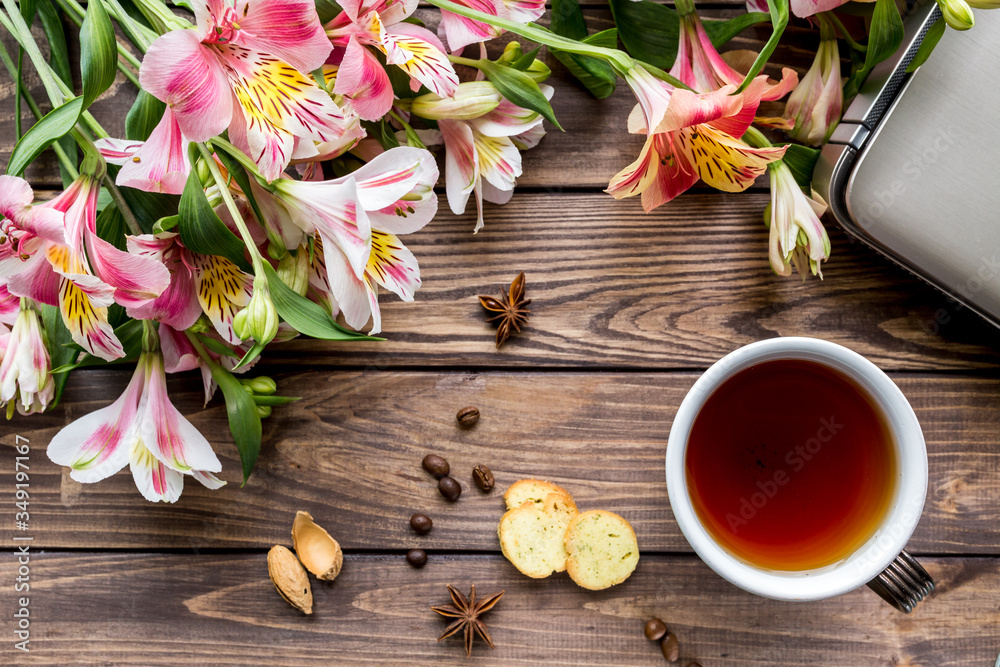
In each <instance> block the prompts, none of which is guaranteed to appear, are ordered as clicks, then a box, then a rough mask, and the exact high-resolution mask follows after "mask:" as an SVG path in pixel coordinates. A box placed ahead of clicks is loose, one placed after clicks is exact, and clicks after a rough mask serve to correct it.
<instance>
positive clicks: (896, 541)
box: [667, 337, 934, 612]
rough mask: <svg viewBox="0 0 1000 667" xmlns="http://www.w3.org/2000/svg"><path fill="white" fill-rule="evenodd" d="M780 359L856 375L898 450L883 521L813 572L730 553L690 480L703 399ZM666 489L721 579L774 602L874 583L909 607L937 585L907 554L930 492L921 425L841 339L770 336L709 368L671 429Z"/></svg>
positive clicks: (690, 534)
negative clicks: (688, 462) (709, 524)
mask: <svg viewBox="0 0 1000 667" xmlns="http://www.w3.org/2000/svg"><path fill="white" fill-rule="evenodd" d="M776 359H801V360H807V361H814V362H818V363H820V364H823V365H825V366H828V367H831V368H833V369H835V370H837V371H840V372H841V373H842V374H844V375H846V376H847V377H849V378H852V379H853V380H854V381H855V382H856V383H857V384H858V385H860V386H861V387H862V388H864V389H865V390H866V391H867V392H868V394H869V395H870V396H871V398H872V399H873V401H874V402H875V403H876V404H877V406H878V408H879V409H880V410H881V412H882V414H883V415H884V417H885V420H886V423H887V424H888V425H889V429H890V430H891V432H892V436H893V442H894V443H895V448H896V460H897V462H898V464H899V465H898V475H899V479H898V480H897V484H896V488H895V495H894V497H893V499H892V502H891V505H890V508H889V511H888V512H887V513H886V517H885V519H884V520H883V522H882V524H881V525H880V526H879V527H878V529H877V530H876V531H875V534H874V535H873V536H872V538H871V539H870V540H868V542H866V543H865V544H864V545H862V546H861V547H860V548H859V549H857V550H856V551H855V552H854V553H852V554H851V555H850V556H848V557H847V558H846V559H844V560H843V561H840V562H838V563H834V564H832V565H828V566H826V567H823V568H819V569H816V570H806V571H801V572H785V571H775V570H769V569H765V568H762V567H758V566H755V565H753V564H751V563H748V562H746V561H744V560H743V559H741V558H738V557H736V556H734V555H733V554H731V553H729V552H728V551H727V550H726V549H725V548H724V547H722V546H720V545H719V543H718V542H716V540H715V539H714V538H713V537H712V535H711V533H710V532H709V531H708V530H707V529H706V528H705V526H704V525H702V522H701V520H700V519H699V518H698V515H697V513H696V511H695V509H694V506H693V504H692V500H691V494H690V492H689V490H688V485H687V474H686V466H685V456H686V453H687V445H688V438H689V436H690V434H691V428H692V426H693V425H694V421H695V418H696V417H697V416H698V413H699V411H700V410H701V408H702V406H703V405H704V404H705V401H706V400H707V399H708V397H709V396H711V395H712V393H713V392H714V391H715V390H716V389H717V388H718V387H719V386H721V385H722V384H723V383H724V382H726V380H728V379H729V378H731V377H732V376H733V375H735V374H736V373H738V372H740V371H741V370H743V369H745V368H748V367H750V366H754V365H756V364H759V363H761V362H765V361H772V360H776ZM667 491H668V493H669V495H670V505H671V508H672V509H673V512H674V517H675V518H676V519H677V525H678V526H680V529H681V532H683V533H684V536H685V537H687V540H688V542H689V543H690V544H691V546H692V547H693V548H694V550H695V551H696V552H697V553H698V555H699V556H700V557H701V558H702V560H704V561H705V563H707V564H708V566H709V567H710V568H712V569H713V570H715V572H716V573H718V574H719V575H720V576H722V577H723V578H724V579H726V580H728V581H729V582H730V583H732V584H735V585H736V586H739V587H740V588H742V589H744V590H746V591H749V592H751V593H755V594H757V595H761V596H764V597H768V598H773V599H776V600H820V599H823V598H829V597H833V596H835V595H841V594H843V593H846V592H847V591H851V590H854V589H855V588H858V587H859V586H862V585H864V584H869V586H871V587H872V589H873V590H875V591H876V592H877V593H878V594H879V595H880V596H882V597H883V598H884V599H885V600H886V601H887V602H889V603H890V604H892V605H893V606H895V607H896V608H897V609H900V610H902V611H906V612H909V611H911V610H912V608H913V606H914V605H915V604H916V603H917V602H919V601H920V600H921V599H922V598H923V597H925V596H926V595H927V594H928V593H930V591H931V590H932V589H933V587H934V583H933V581H932V580H931V578H930V577H929V576H928V575H927V573H926V572H924V570H923V568H921V567H920V566H919V565H918V564H917V563H916V561H914V560H913V559H912V558H911V557H910V556H909V555H908V554H906V553H905V552H904V551H903V547H904V546H905V545H906V542H907V541H908V540H909V539H910V536H911V535H912V534H913V531H914V529H915V528H916V526H917V521H918V520H919V519H920V514H921V512H922V511H923V507H924V498H925V496H926V494H927V449H926V447H925V445H924V436H923V433H922V432H921V430H920V424H919V423H918V422H917V417H916V415H915V414H914V413H913V408H911V407H910V404H909V403H908V402H907V400H906V398H905V397H904V396H903V393H902V392H901V391H900V390H899V388H898V387H897V386H896V385H895V383H893V381H892V380H891V379H889V376H887V375H886V374H885V373H883V372H882V371H881V370H879V369H878V368H877V367H876V366H875V364H873V363H872V362H870V361H868V360H867V359H865V358H864V357H862V356H861V355H859V354H857V353H856V352H853V351H851V350H849V349H847V348H846V347H842V346H840V345H837V344H836V343H831V342H828V341H825V340H820V339H817V338H792V337H789V338H771V339H768V340H762V341H759V342H756V343H752V344H750V345H747V346H745V347H741V348H740V349H738V350H735V351H733V352H731V353H729V354H727V355H726V356H725V357H723V358H722V359H720V360H719V361H717V362H716V363H715V364H713V365H712V367H711V368H709V369H708V370H707V371H705V373H704V374H703V375H702V376H701V377H700V378H698V381H697V382H695V383H694V386H693V387H691V390H690V391H689V392H688V394H687V396H685V397H684V400H683V401H682V402H681V405H680V408H679V409H678V410H677V416H676V417H674V422H673V425H672V426H671V428H670V438H669V440H668V442H667Z"/></svg>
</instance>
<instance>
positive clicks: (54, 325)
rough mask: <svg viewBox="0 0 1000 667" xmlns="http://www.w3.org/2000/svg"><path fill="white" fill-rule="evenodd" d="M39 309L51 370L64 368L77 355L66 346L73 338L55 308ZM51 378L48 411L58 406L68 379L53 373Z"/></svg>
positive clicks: (43, 307) (65, 376) (43, 306)
mask: <svg viewBox="0 0 1000 667" xmlns="http://www.w3.org/2000/svg"><path fill="white" fill-rule="evenodd" d="M39 309H40V312H41V314H42V326H43V327H44V328H45V341H46V343H47V345H48V348H49V360H50V361H51V363H52V368H58V367H60V366H65V365H66V364H69V363H70V362H72V361H73V358H74V357H75V355H77V354H79V353H78V352H76V351H74V350H73V349H72V348H70V347H67V346H66V344H67V343H72V342H73V336H71V335H70V333H69V329H67V328H66V325H65V324H64V323H63V319H62V314H61V313H60V312H59V309H58V308H57V307H55V306H49V305H47V304H40V305H39ZM53 376H54V377H53V378H52V380H53V382H54V383H55V395H54V397H53V400H52V401H50V402H49V410H51V409H52V408H54V407H55V406H56V405H58V403H59V399H60V398H61V397H62V393H63V389H65V388H66V380H68V379H69V375H68V374H66V373H62V374H56V373H53Z"/></svg>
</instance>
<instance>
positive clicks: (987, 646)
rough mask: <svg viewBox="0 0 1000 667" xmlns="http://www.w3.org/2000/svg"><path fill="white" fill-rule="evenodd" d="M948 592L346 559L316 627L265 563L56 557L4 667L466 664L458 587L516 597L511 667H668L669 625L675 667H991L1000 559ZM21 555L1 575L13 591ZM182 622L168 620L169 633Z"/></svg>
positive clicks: (675, 564)
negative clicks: (582, 584)
mask: <svg viewBox="0 0 1000 667" xmlns="http://www.w3.org/2000/svg"><path fill="white" fill-rule="evenodd" d="M925 564H926V566H927V569H928V571H930V573H931V574H932V576H934V578H935V579H936V580H937V582H938V590H937V591H936V592H935V593H934V594H933V596H932V597H931V598H929V599H928V600H926V601H925V602H924V603H923V604H922V605H921V606H920V607H918V608H917V610H916V611H915V612H914V613H913V614H911V615H909V616H906V615H903V614H901V613H899V612H897V611H895V610H893V609H892V608H890V607H889V606H888V605H886V604H885V603H884V602H882V601H881V600H880V599H879V598H878V597H876V596H875V594H874V593H872V592H870V591H868V590H866V589H860V590H857V591H854V592H851V593H848V594H846V595H844V596H841V597H838V598H834V599H832V600H826V601H822V602H811V603H788V602H775V601H772V600H765V599H763V598H757V597H753V596H751V595H750V594H748V593H744V592H742V591H740V590H738V589H736V588H734V587H733V586H730V585H729V584H728V583H726V582H725V581H723V580H722V579H720V578H719V577H717V576H716V575H715V574H714V573H713V572H711V571H710V570H709V569H708V568H707V567H706V566H705V565H703V564H702V563H701V562H700V561H698V560H696V559H695V558H693V557H684V556H681V557H665V556H659V557H650V556H647V557H644V558H643V559H642V560H641V561H640V562H639V567H638V568H637V570H636V572H635V574H633V576H632V577H631V579H629V580H628V581H626V582H625V583H624V584H622V585H620V586H616V587H614V588H612V589H609V590H607V591H602V592H592V591H585V590H583V589H581V588H578V587H577V586H575V585H574V584H573V583H572V582H570V581H569V579H567V578H566V577H565V575H558V576H556V577H554V578H552V579H550V580H546V581H537V580H530V579H527V578H526V577H523V576H521V575H520V574H518V573H517V572H515V571H514V569H513V568H512V567H511V566H510V565H509V564H507V563H506V561H504V560H503V559H502V558H500V557H499V556H474V557H470V556H437V555H432V557H431V560H430V562H429V563H428V565H427V567H426V568H424V569H423V570H413V569H412V568H410V567H409V566H408V565H406V564H405V562H403V559H402V557H401V556H400V555H388V556H376V555H359V556H354V555H349V556H348V557H347V559H346V562H345V565H344V569H343V572H342V573H341V575H340V576H339V577H338V579H337V580H336V581H335V582H334V583H333V584H324V585H318V584H317V582H315V580H313V595H314V598H315V604H314V610H315V611H314V614H313V615H312V616H309V617H304V616H303V615H302V614H300V613H299V612H297V611H295V610H293V609H292V608H291V607H289V606H288V605H286V603H285V602H283V601H282V600H281V599H280V598H279V597H278V595H277V593H276V592H275V591H274V588H273V586H272V585H271V583H270V581H269V580H268V577H267V566H266V558H265V555H264V554H263V553H254V554H244V555H194V554H173V555H151V554H145V553H143V554H65V553H45V554H37V555H34V554H33V556H32V559H31V592H30V606H29V609H30V613H31V617H30V618H31V625H30V632H31V643H30V647H31V652H30V653H27V654H24V653H20V652H17V651H15V650H14V648H13V643H14V641H15V640H14V638H13V637H14V636H13V633H12V630H11V628H12V627H13V622H12V621H11V619H10V614H11V613H13V611H14V603H13V601H12V600H11V596H10V595H8V596H7V597H6V598H5V603H4V611H5V616H6V618H7V620H5V621H4V626H5V628H8V629H7V631H6V634H7V641H5V642H3V644H2V645H0V660H2V661H3V662H4V663H7V664H11V663H16V664H21V665H42V664H44V665H52V664H70V663H78V662H79V663H88V664H94V663H106V664H142V665H175V664H181V663H194V664H200V663H203V662H211V664H213V665H246V664H267V665H290V666H291V665H294V666H296V667H297V666H299V665H305V664H338V665H347V664H351V665H353V664H378V665H439V664H461V663H462V662H463V661H465V657H464V651H463V649H462V647H461V642H460V641H458V640H454V639H449V640H445V641H444V642H441V643H437V642H436V641H435V640H436V638H437V637H438V635H439V634H440V633H441V632H442V630H443V628H444V627H445V623H444V622H443V621H442V619H440V617H438V616H437V615H436V614H434V613H433V612H431V611H430V610H429V609H428V607H429V606H431V605H432V604H443V603H445V602H447V592H446V590H445V585H446V584H452V585H455V586H457V587H459V588H465V589H467V587H468V586H469V584H472V583H474V584H476V587H477V592H479V593H489V592H495V591H498V590H504V591H505V594H504V597H503V599H502V600H501V601H500V603H499V604H498V605H497V606H496V607H495V608H494V609H493V610H492V611H491V612H490V613H489V614H488V615H486V616H485V617H484V620H486V621H487V624H488V627H489V628H490V633H491V634H492V636H493V640H494V643H495V645H496V649H495V650H493V651H491V650H489V649H488V648H486V647H485V646H484V645H482V644H481V643H480V644H478V645H477V646H476V649H475V652H474V654H473V655H474V657H476V658H478V659H479V660H486V661H489V663H490V664H499V665H538V664H548V665H626V664H627V665H663V664H665V663H664V661H663V656H662V655H661V654H660V651H659V648H658V646H657V645H656V644H654V643H652V642H649V641H647V640H646V638H645V637H644V636H643V634H642V626H643V623H644V622H645V621H646V619H648V618H649V617H651V616H653V615H656V616H659V617H662V618H663V620H664V621H665V622H666V623H667V624H668V626H669V627H670V629H671V631H672V632H674V633H675V634H676V635H677V637H678V639H679V640H680V645H681V655H682V657H683V660H681V661H680V662H679V663H677V664H678V665H681V666H682V667H686V666H687V665H689V664H690V661H691V660H697V661H698V662H699V663H700V664H702V665H704V666H705V667H726V666H729V667H735V666H737V665H738V666H741V667H753V666H763V665H768V666H770V665H776V664H780V665H783V666H785V667H795V666H800V667H806V666H808V667H819V666H821V665H829V666H836V667H841V666H842V665H851V666H852V667H868V666H872V667H874V666H879V667H883V666H884V665H914V666H915V665H934V667H955V666H958V665H980V666H981V665H987V664H992V662H993V660H994V659H995V657H996V651H997V645H998V643H1000V615H998V612H997V605H996V600H997V597H998V596H1000V560H998V559H995V558H990V559H987V558H983V559H974V558H935V559H930V560H927V561H925ZM16 570H17V564H16V558H15V556H14V554H10V553H8V554H3V558H2V559H0V576H2V577H3V578H4V580H5V581H13V580H14V578H15V576H16ZM168 621H169V622H168Z"/></svg>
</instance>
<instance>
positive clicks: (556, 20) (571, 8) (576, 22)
mask: <svg viewBox="0 0 1000 667" xmlns="http://www.w3.org/2000/svg"><path fill="white" fill-rule="evenodd" d="M549 21H550V23H549V30H551V31H552V32H554V33H555V34H557V35H562V36H563V37H569V38H570V39H575V40H577V41H579V40H581V39H583V38H584V37H586V36H587V34H588V31H587V21H586V20H585V19H584V18H583V10H582V9H580V3H579V2H578V1H577V0H552V12H551V15H550V18H549Z"/></svg>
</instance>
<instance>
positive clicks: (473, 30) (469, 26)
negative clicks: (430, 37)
mask: <svg viewBox="0 0 1000 667" xmlns="http://www.w3.org/2000/svg"><path fill="white" fill-rule="evenodd" d="M455 2H456V3H457V4H459V5H463V6H465V7H468V8H469V9H475V10H476V11H479V12H482V13H484V14H489V15H490V16H497V17H499V18H504V19H512V18H513V16H511V12H510V10H509V9H507V5H506V4H505V3H504V0H455ZM517 4H518V5H520V4H521V3H517ZM529 4H531V5H534V4H535V3H533V2H531V3H529ZM518 9H520V7H519V8H518ZM542 11H543V12H544V3H543V5H542ZM529 13H530V12H529ZM525 14H526V12H524V11H523V10H522V11H519V12H518V15H519V16H520V17H522V18H523V17H524V16H525ZM522 18H518V19H517V20H519V21H521V20H522ZM532 20H533V19H532ZM523 22H524V23H527V22H528V21H527V20H525V21H523ZM501 34H503V30H502V29H501V28H497V27H494V26H491V25H490V24H488V23H483V22H481V21H476V20H475V19H470V18H466V17H464V16H459V15H458V14H453V13H452V12H449V11H445V10H443V9H442V10H441V23H440V24H439V25H438V35H439V36H440V37H441V39H443V40H444V41H446V42H447V43H448V49H449V50H450V51H452V53H454V52H456V51H461V50H462V49H463V48H465V47H466V46H468V45H469V44H475V43H476V42H485V41H488V40H491V39H493V38H494V37H499V36H500V35H501Z"/></svg>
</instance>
